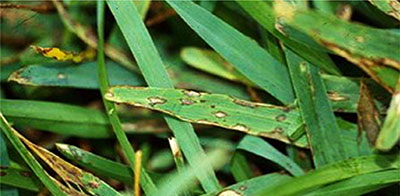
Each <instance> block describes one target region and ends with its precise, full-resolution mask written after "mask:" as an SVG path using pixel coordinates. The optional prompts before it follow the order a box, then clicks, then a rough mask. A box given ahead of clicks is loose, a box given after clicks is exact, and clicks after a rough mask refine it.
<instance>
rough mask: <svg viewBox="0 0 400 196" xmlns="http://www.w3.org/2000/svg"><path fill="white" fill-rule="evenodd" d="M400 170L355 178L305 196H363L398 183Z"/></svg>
mask: <svg viewBox="0 0 400 196" xmlns="http://www.w3.org/2000/svg"><path fill="white" fill-rule="evenodd" d="M399 172H400V170H399V169H394V170H388V171H382V172H375V173H369V174H364V175H359V176H355V177H352V178H349V179H347V180H343V181H339V182H336V183H333V184H330V185H327V186H325V187H322V188H319V189H317V190H316V191H313V192H311V193H309V194H306V195H307V196H318V195H324V196H335V195H363V194H366V193H369V192H372V191H375V190H378V189H381V188H383V187H385V186H388V185H391V184H394V183H396V182H399V181H400V175H399Z"/></svg>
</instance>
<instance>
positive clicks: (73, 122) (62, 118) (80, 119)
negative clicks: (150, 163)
mask: <svg viewBox="0 0 400 196" xmlns="http://www.w3.org/2000/svg"><path fill="white" fill-rule="evenodd" d="M0 104H1V112H2V113H3V114H4V115H5V116H7V118H9V120H10V121H11V122H13V123H14V124H15V125H18V126H27V127H31V128H36V129H42V130H46V131H51V132H55V133H58V134H62V135H70V136H78V137H83V138H109V137H110V136H112V134H111V132H110V130H109V122H108V120H107V117H106V116H105V115H104V114H103V113H101V112H100V111H97V110H93V109H87V108H83V107H78V106H73V105H67V104H61V103H52V102H44V101H30V100H11V99H0Z"/></svg>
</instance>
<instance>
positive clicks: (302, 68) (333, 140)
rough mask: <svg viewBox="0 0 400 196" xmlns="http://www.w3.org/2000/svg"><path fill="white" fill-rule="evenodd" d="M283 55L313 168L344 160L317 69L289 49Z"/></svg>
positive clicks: (342, 147)
mask: <svg viewBox="0 0 400 196" xmlns="http://www.w3.org/2000/svg"><path fill="white" fill-rule="evenodd" d="M285 53H286V58H287V62H288V66H289V71H290V75H291V77H292V83H293V86H294V89H295V92H296V96H297V99H298V104H299V108H300V112H301V114H302V117H303V119H304V122H305V124H306V127H307V128H306V130H307V135H308V137H309V141H310V145H311V150H312V153H313V159H314V164H315V167H317V168H319V167H321V166H323V165H325V164H329V163H333V162H336V161H340V160H343V159H345V158H347V155H346V152H345V151H344V145H343V143H342V139H341V136H340V135H341V134H340V130H339V127H338V125H337V123H336V118H335V115H334V114H333V111H332V108H331V106H330V104H329V101H328V96H327V95H326V93H325V92H326V89H325V86H324V84H323V82H322V78H321V76H320V73H319V69H318V68H317V67H314V66H312V65H310V64H309V63H307V62H306V61H304V60H303V59H302V58H301V57H299V56H297V55H296V54H295V53H294V52H292V51H290V50H289V49H285Z"/></svg>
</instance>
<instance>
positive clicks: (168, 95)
mask: <svg viewBox="0 0 400 196" xmlns="http://www.w3.org/2000/svg"><path fill="white" fill-rule="evenodd" d="M105 97H106V99H108V100H110V101H113V102H116V103H126V104H130V105H134V106H139V107H145V108H149V109H152V110H156V111H161V112H164V113H166V114H169V115H173V116H175V117H177V118H179V119H181V120H184V121H188V122H192V123H201V124H208V125H213V126H219V127H224V128H227V129H233V130H237V131H242V132H245V133H248V134H252V135H259V136H263V137H269V138H273V139H277V140H280V141H283V142H286V143H292V142H291V141H290V140H289V138H288V136H289V135H291V133H293V132H296V131H297V130H299V129H301V128H302V125H303V121H302V119H301V117H300V114H299V112H298V111H297V110H296V109H293V108H286V107H280V106H274V105H269V104H262V103H253V102H248V101H244V100H240V99H235V98H232V97H229V96H227V95H220V94H208V93H198V92H195V91H187V90H178V89H166V88H145V87H130V86H120V87H118V86H117V87H112V88H110V89H109V92H108V93H107V94H106V96H105ZM294 144H295V145H298V146H301V147H305V146H306V145H307V143H306V141H303V140H299V141H295V142H294Z"/></svg>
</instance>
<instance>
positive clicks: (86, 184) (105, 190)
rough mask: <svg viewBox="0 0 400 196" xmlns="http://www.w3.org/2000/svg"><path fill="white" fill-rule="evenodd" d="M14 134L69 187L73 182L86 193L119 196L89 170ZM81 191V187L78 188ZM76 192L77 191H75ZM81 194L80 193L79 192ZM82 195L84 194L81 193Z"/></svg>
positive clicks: (100, 195) (119, 195)
mask: <svg viewBox="0 0 400 196" xmlns="http://www.w3.org/2000/svg"><path fill="white" fill-rule="evenodd" d="M14 134H15V135H16V136H17V137H18V138H19V139H21V140H22V142H23V143H25V145H26V146H27V147H28V148H29V149H31V151H33V152H34V153H35V154H36V155H37V156H38V157H39V158H40V159H42V160H43V161H44V162H45V163H46V164H47V165H48V166H49V167H50V168H51V169H53V170H54V171H55V172H56V173H57V174H58V175H59V176H60V177H61V179H62V180H64V182H65V183H66V184H67V185H68V187H70V189H71V190H74V191H75V189H73V188H71V186H70V184H68V182H69V183H73V184H75V185H77V186H78V187H82V188H83V189H85V190H86V191H87V192H88V193H90V194H93V195H99V196H121V194H119V193H118V192H117V191H116V190H114V189H113V188H112V187H111V186H109V185H108V184H107V183H105V182H104V181H102V180H100V179H99V178H98V177H96V176H94V175H92V174H91V173H89V172H85V171H83V170H81V169H79V168H77V167H76V166H74V165H72V164H70V163H68V162H67V161H64V160H63V159H61V158H60V157H58V156H56V155H55V154H53V153H51V152H50V151H48V150H47V149H45V148H42V147H40V146H38V145H36V144H33V143H32V142H30V141H29V140H28V139H26V138H24V137H23V136H22V135H21V134H19V133H18V132H14ZM79 190H80V191H81V189H79ZM75 192H77V191H75ZM79 195H81V194H79ZM82 195H85V194H84V193H82Z"/></svg>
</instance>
